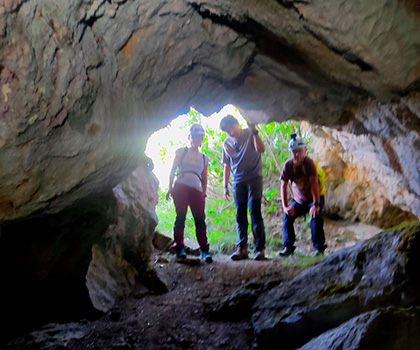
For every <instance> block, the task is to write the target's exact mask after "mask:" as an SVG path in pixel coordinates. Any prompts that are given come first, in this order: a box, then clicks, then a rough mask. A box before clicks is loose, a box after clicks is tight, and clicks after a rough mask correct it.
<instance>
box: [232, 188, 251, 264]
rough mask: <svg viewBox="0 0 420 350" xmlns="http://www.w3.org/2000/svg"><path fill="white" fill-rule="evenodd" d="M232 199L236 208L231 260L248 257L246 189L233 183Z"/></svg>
mask: <svg viewBox="0 0 420 350" xmlns="http://www.w3.org/2000/svg"><path fill="white" fill-rule="evenodd" d="M233 199H234V201H235V208H236V230H237V239H236V250H235V252H234V253H233V254H232V255H231V256H230V258H231V259H232V260H242V259H247V258H248V205H247V203H248V189H247V185H246V184H243V183H240V184H234V185H233Z"/></svg>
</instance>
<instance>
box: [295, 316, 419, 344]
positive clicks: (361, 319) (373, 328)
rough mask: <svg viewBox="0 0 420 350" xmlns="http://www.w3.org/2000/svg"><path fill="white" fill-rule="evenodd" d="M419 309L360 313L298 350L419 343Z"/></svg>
mask: <svg viewBox="0 0 420 350" xmlns="http://www.w3.org/2000/svg"><path fill="white" fill-rule="evenodd" d="M419 312H420V310H419V309H418V308H416V309H411V310H398V309H392V308H389V309H385V310H375V311H371V312H367V313H364V314H361V315H360V316H357V317H354V318H352V319H351V320H349V321H347V322H345V323H343V324H342V325H341V326H339V327H337V328H335V329H332V330H330V331H328V332H325V333H323V334H321V335H320V336H319V337H316V338H314V339H312V340H311V341H310V342H308V343H307V344H305V345H304V346H302V347H300V348H299V350H313V349H325V350H339V349H340V350H350V349H358V350H373V349H378V350H379V349H380V350H393V349H417V348H419V347H420V336H419V332H418V330H419V329H420V328H419V327H420V317H419V316H420V315H419Z"/></svg>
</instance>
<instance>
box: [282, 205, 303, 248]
mask: <svg viewBox="0 0 420 350" xmlns="http://www.w3.org/2000/svg"><path fill="white" fill-rule="evenodd" d="M290 206H292V207H294V208H295V214H294V215H293V216H289V215H287V214H286V213H284V215H283V246H284V247H286V248H288V249H289V250H291V251H292V252H293V251H294V250H295V249H296V248H295V246H294V244H295V241H296V235H295V228H294V226H293V225H294V223H295V220H296V218H297V217H299V216H301V215H304V214H305V208H304V206H302V205H301V204H299V203H298V202H296V201H295V200H292V202H291V203H290Z"/></svg>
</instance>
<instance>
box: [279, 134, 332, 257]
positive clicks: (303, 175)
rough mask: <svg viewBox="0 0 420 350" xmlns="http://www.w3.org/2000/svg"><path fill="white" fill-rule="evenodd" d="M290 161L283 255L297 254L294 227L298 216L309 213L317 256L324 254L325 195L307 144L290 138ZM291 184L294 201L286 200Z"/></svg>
mask: <svg viewBox="0 0 420 350" xmlns="http://www.w3.org/2000/svg"><path fill="white" fill-rule="evenodd" d="M289 151H290V156H291V158H290V159H289V160H287V161H286V163H284V166H283V170H282V172H281V176H280V179H281V185H280V187H281V200H282V203H283V210H284V215H283V249H282V250H281V251H280V252H279V253H278V254H279V255H280V256H289V255H292V254H293V253H294V251H295V246H294V243H295V240H296V236H295V230H294V227H293V224H294V222H295V219H296V218H297V217H299V216H302V215H306V214H308V213H309V215H310V217H311V233H312V244H313V246H314V248H315V250H316V253H315V255H322V254H324V250H325V248H326V247H327V246H326V245H325V234H324V221H323V219H322V216H321V211H322V208H323V206H324V196H321V195H320V190H319V183H318V172H317V168H316V165H315V162H314V161H313V160H312V159H311V158H309V157H308V156H307V155H306V144H305V142H304V141H303V140H302V139H300V138H297V137H296V134H292V135H291V141H290V143H289ZM289 182H290V183H291V184H292V192H293V197H294V198H293V200H292V201H291V202H290V203H289V201H288V198H287V185H288V183H289Z"/></svg>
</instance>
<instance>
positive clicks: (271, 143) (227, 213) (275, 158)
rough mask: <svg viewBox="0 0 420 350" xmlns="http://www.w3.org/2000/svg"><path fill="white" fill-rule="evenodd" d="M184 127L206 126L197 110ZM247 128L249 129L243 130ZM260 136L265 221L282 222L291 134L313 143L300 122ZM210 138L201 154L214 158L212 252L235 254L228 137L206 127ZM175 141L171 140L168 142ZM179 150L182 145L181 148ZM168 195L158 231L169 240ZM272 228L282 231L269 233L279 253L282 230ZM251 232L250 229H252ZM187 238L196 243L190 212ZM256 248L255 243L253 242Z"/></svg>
mask: <svg viewBox="0 0 420 350" xmlns="http://www.w3.org/2000/svg"><path fill="white" fill-rule="evenodd" d="M187 116H188V118H187V119H186V121H185V123H184V125H183V126H182V127H180V129H188V128H189V127H190V125H191V124H192V123H202V120H203V118H205V117H203V116H202V115H201V113H199V112H198V111H196V110H194V109H193V108H191V109H190V111H189V112H188V114H187ZM243 127H246V126H243ZM258 130H259V131H260V136H261V137H262V139H263V141H264V144H265V146H266V152H264V153H263V154H262V158H261V159H262V164H263V177H264V187H263V188H264V193H263V195H264V197H265V200H264V204H265V205H264V206H263V215H264V220H265V221H267V220H271V219H273V220H277V221H279V218H280V220H281V216H280V213H279V211H280V210H282V206H281V198H280V182H279V176H280V172H281V169H282V167H283V164H284V162H285V161H286V160H287V159H288V158H289V152H288V143H289V140H290V134H292V133H293V132H296V133H297V134H298V135H299V137H302V138H304V139H305V140H306V141H307V142H309V141H310V136H309V135H308V134H307V133H304V132H302V131H301V128H300V124H299V123H298V122H296V121H287V122H284V123H281V124H280V123H276V122H272V123H269V124H265V125H260V126H258ZM205 132H206V136H205V138H204V140H203V145H202V147H201V151H202V152H203V153H204V154H206V155H207V156H208V157H209V158H210V163H209V167H208V188H207V199H206V224H207V234H208V239H209V243H210V245H211V246H212V250H216V251H220V252H227V251H229V252H230V251H231V250H232V248H233V246H234V244H235V240H236V222H235V214H236V211H235V207H234V204H233V201H232V200H231V201H227V200H226V199H225V198H224V194H223V185H222V183H223V164H222V147H223V142H224V141H225V139H226V137H227V135H226V134H225V133H224V132H222V131H221V130H220V129H219V128H217V129H211V128H209V127H205ZM167 142H168V143H169V142H172V144H174V142H173V141H170V140H168V141H167ZM178 143H179V147H183V146H186V145H187V142H183V141H182V142H180V141H179V142H178ZM177 146H178V145H177ZM160 147H161V149H160V153H159V154H160V156H161V157H162V161H163V162H164V161H165V157H166V155H167V148H166V147H165V145H163V144H162V145H160ZM165 195H166V193H165V192H164V191H163V190H162V189H159V203H158V205H157V207H156V213H157V216H158V218H159V224H158V227H157V229H158V230H159V231H160V232H161V233H163V234H166V235H168V236H172V231H173V224H174V221H175V209H174V206H173V202H172V200H169V201H167V200H166V198H165ZM266 226H267V225H266ZM271 226H272V227H279V229H278V230H273V231H272V232H266V236H267V248H272V249H278V248H279V247H280V246H281V244H280V242H281V233H280V230H281V226H279V225H278V224H277V222H276V224H274V225H271ZM249 230H250V228H249ZM185 237H186V238H189V239H192V240H195V228H194V220H193V219H192V215H191V213H190V211H189V212H188V215H187V221H186V224H185ZM249 241H250V244H252V241H253V240H252V239H250V240H249Z"/></svg>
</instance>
